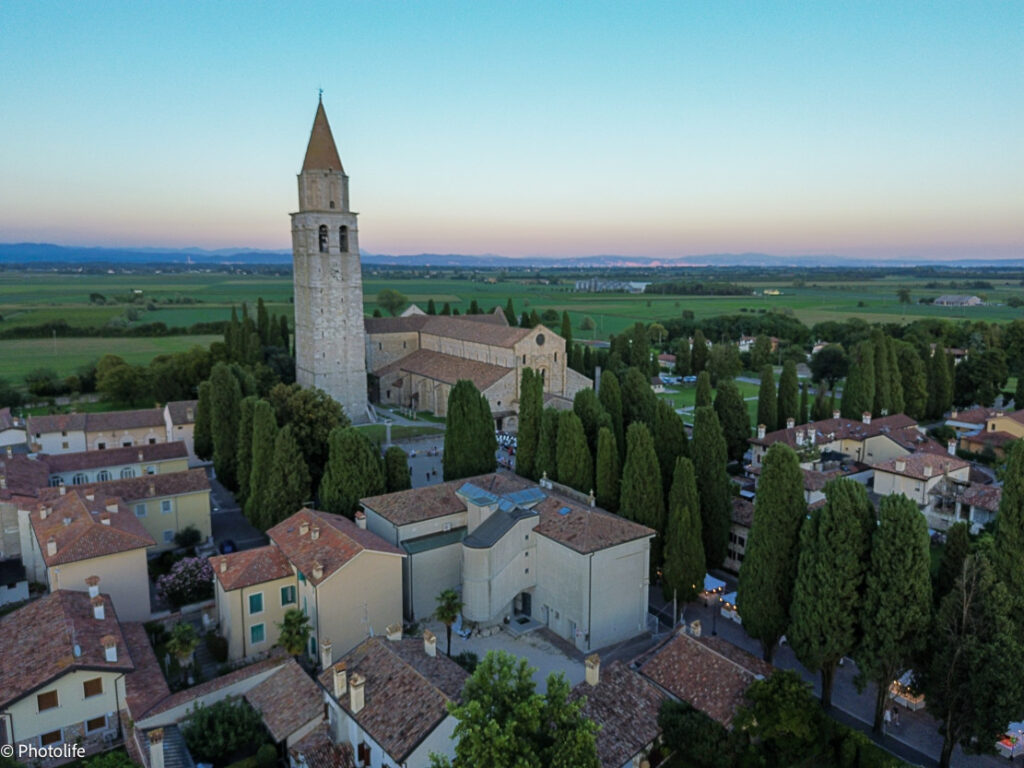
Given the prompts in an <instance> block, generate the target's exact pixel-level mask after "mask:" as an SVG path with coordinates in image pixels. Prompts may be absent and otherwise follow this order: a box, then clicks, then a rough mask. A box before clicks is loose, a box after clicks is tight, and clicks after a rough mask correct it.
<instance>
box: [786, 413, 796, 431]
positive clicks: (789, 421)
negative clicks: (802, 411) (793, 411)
mask: <svg viewBox="0 0 1024 768" xmlns="http://www.w3.org/2000/svg"><path fill="white" fill-rule="evenodd" d="M795 426H796V419H794V418H793V417H792V416H790V417H789V418H788V419H786V429H792V428H793V427H795Z"/></svg>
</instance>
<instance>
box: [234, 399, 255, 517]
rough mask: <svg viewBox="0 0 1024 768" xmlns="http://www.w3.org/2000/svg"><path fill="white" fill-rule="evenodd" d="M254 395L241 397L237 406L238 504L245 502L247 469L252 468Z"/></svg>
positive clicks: (247, 491) (247, 492) (247, 482)
mask: <svg viewBox="0 0 1024 768" xmlns="http://www.w3.org/2000/svg"><path fill="white" fill-rule="evenodd" d="M257 400H258V398H257V397H256V396H255V395H249V397H244V398H242V402H241V403H240V404H239V408H238V437H237V438H235V440H236V444H237V445H238V468H237V470H236V473H235V474H236V476H237V478H238V492H237V493H236V494H235V497H236V498H237V499H238V503H239V504H245V497H246V496H248V494H249V471H250V469H251V468H252V414H253V412H254V411H255V410H256V401H257Z"/></svg>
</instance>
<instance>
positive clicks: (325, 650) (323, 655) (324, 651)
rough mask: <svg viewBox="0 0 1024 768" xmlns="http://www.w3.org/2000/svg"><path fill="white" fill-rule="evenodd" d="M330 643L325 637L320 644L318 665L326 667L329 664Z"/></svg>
mask: <svg viewBox="0 0 1024 768" xmlns="http://www.w3.org/2000/svg"><path fill="white" fill-rule="evenodd" d="M332 647H333V646H332V645H331V641H330V639H327V638H325V639H324V641H323V642H322V643H321V644H320V667H321V668H322V669H327V668H328V667H330V666H331V648H332Z"/></svg>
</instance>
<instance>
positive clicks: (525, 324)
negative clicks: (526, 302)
mask: <svg viewBox="0 0 1024 768" xmlns="http://www.w3.org/2000/svg"><path fill="white" fill-rule="evenodd" d="M519 327H520V328H530V327H531V326H530V315H529V314H528V313H527V311H526V310H525V309H524V310H523V314H522V315H521V316H520V317H519Z"/></svg>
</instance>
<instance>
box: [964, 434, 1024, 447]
mask: <svg viewBox="0 0 1024 768" xmlns="http://www.w3.org/2000/svg"><path fill="white" fill-rule="evenodd" d="M1020 439H1021V438H1019V437H1018V436H1017V435H1013V434H1010V433H1009V432H1004V431H1003V430H998V431H996V432H979V433H978V434H976V435H964V436H963V437H961V438H960V441H961V442H963V443H973V444H974V445H980V446H986V445H990V446H992V447H993V448H1004V447H1005V446H1006V444H1007V443H1012V442H1013V441H1014V440H1020Z"/></svg>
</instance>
